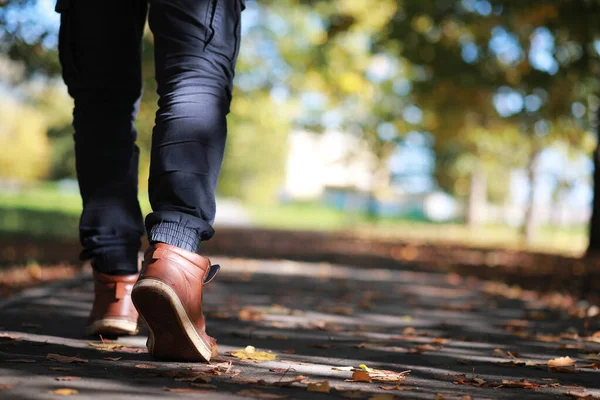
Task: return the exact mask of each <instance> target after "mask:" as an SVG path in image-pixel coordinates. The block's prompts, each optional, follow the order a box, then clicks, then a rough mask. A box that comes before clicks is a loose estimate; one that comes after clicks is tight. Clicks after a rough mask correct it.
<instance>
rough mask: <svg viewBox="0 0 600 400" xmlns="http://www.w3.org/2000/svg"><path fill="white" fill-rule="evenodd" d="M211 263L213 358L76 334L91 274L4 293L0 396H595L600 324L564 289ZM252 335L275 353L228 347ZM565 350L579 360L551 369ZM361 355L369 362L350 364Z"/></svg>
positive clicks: (317, 267) (316, 267)
mask: <svg viewBox="0 0 600 400" xmlns="http://www.w3.org/2000/svg"><path fill="white" fill-rule="evenodd" d="M213 261H216V262H219V263H220V264H221V265H223V266H224V268H223V271H222V274H221V275H220V277H219V278H218V279H216V280H215V281H214V282H213V283H211V284H210V285H209V286H208V290H207V293H206V295H205V303H206V308H207V310H208V314H209V315H208V318H209V325H208V328H209V329H208V331H209V334H211V335H213V336H215V337H216V338H217V339H218V343H219V347H220V350H221V356H220V358H219V359H217V360H214V361H213V362H211V364H210V365H206V364H201V363H175V362H168V363H167V362H156V361H153V360H152V359H150V357H149V356H148V354H147V353H146V350H145V348H144V343H145V337H144V334H145V331H142V332H141V336H138V337H131V338H125V339H120V340H118V341H114V342H111V341H105V342H104V343H103V342H102V341H101V340H100V338H98V337H96V338H94V337H92V338H89V337H85V336H83V335H82V333H81V332H82V329H83V325H84V323H85V319H86V317H87V314H88V312H89V310H90V307H91V301H92V282H91V279H90V274H89V271H88V272H86V273H84V274H83V275H82V276H80V277H78V278H77V279H74V280H71V281H67V282H61V283H59V284H55V285H50V286H44V287H40V288H36V289H31V290H28V291H26V292H24V293H22V294H20V295H18V296H16V297H13V298H9V299H7V300H4V301H0V399H52V398H57V396H59V395H60V394H70V393H71V394H73V395H72V398H74V399H77V398H90V399H96V398H97V399H100V398H106V399H133V398H140V399H142V398H143V399H152V398H187V397H201V398H207V399H238V398H239V399H244V398H245V399H248V398H264V399H280V398H289V399H296V398H310V399H321V398H322V399H328V398H358V399H375V400H376V399H392V398H400V399H405V398H406V399H465V400H466V399H554V398H556V399H567V398H569V397H570V398H577V397H573V396H576V395H571V396H569V395H567V393H569V392H571V393H576V394H581V396H587V395H589V396H590V397H588V398H600V370H596V369H594V367H595V366H594V365H593V364H594V363H595V362H600V361H598V360H600V357H599V356H598V353H599V352H600V338H597V339H594V338H593V337H591V334H592V333H593V332H595V331H598V330H600V323H599V321H598V319H595V320H590V321H588V322H587V323H586V322H584V320H582V319H580V318H574V317H573V316H570V315H569V314H568V313H566V312H565V311H564V310H561V309H560V308H556V307H553V302H554V303H555V304H558V305H560V304H563V303H564V302H565V301H566V300H568V299H566V300H565V299H563V298H560V297H556V296H555V297H553V298H543V299H540V298H539V297H536V296H535V294H532V293H525V292H520V291H518V290H512V291H511V290H505V289H504V288H502V287H501V286H498V285H495V286H494V285H490V284H486V283H485V282H479V281H476V280H463V279H461V278H459V277H457V276H455V275H443V274H434V273H418V272H411V271H398V270H386V269H360V268H350V267H343V266H332V265H328V264H309V263H297V262H286V261H280V262H274V261H252V260H241V259H225V258H221V259H215V260H213ZM492 292H497V293H499V294H500V295H492V294H491V293H492ZM586 325H587V332H589V333H587V334H586V333H585V329H586ZM584 334H585V335H587V336H588V337H587V338H586V337H584ZM594 340H597V342H596V341H594ZM246 346H254V347H255V349H256V352H255V353H248V352H246V353H238V354H237V355H238V356H244V355H248V357H255V358H256V357H258V358H261V357H262V358H274V359H273V360H267V361H255V360H245V361H244V360H241V359H240V358H239V357H234V356H232V355H231V354H230V353H229V352H234V351H236V350H240V349H245V348H246ZM249 350H250V349H249ZM53 354H54V356H53ZM56 355H57V356H56ZM564 356H569V357H570V358H571V359H573V360H574V361H575V363H574V367H573V366H572V365H571V366H568V365H567V366H564V367H559V368H558V370H556V369H554V370H549V368H548V366H547V362H548V360H551V359H555V358H557V357H564ZM74 357H75V358H74ZM594 359H595V360H594ZM361 364H364V365H365V366H366V368H371V369H375V371H371V370H367V371H365V372H358V373H355V372H356V371H351V370H350V369H351V368H354V369H356V370H359V371H360V370H361V367H360V365H361ZM334 368H338V369H334ZM381 371H391V372H381ZM405 371H410V372H405ZM353 376H354V379H355V380H368V379H371V380H372V382H370V383H369V382H350V381H349V380H352V378H353ZM523 379H524V381H522V380H523ZM317 382H327V384H328V386H329V388H330V391H329V393H324V392H318V391H312V390H313V389H320V388H322V387H321V386H319V385H318V384H316V383H317ZM60 389H67V390H62V391H61V390H60ZM69 389H70V390H69ZM309 389H310V390H309ZM56 390H59V391H58V392H53V391H56ZM75 391H76V393H75ZM469 396H470V397H469ZM594 396H596V397H594ZM584 398H585V397H584Z"/></svg>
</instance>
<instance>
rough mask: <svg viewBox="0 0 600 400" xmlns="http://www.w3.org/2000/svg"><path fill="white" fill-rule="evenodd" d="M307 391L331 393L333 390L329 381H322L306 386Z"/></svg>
mask: <svg viewBox="0 0 600 400" xmlns="http://www.w3.org/2000/svg"><path fill="white" fill-rule="evenodd" d="M306 390H307V391H309V392H320V393H329V390H331V388H330V387H329V382H328V381H322V382H311V383H309V384H308V385H307V386H306Z"/></svg>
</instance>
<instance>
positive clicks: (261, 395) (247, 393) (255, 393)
mask: <svg viewBox="0 0 600 400" xmlns="http://www.w3.org/2000/svg"><path fill="white" fill-rule="evenodd" d="M236 394H237V395H239V396H244V397H253V398H255V399H285V398H287V397H288V396H286V395H282V394H275V393H266V392H261V391H260V390H256V389H243V390H240V391H239V392H237V393H236Z"/></svg>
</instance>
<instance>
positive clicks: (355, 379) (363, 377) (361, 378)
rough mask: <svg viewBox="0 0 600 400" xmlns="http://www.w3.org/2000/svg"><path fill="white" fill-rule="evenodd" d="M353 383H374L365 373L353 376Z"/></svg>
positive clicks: (357, 373) (355, 373)
mask: <svg viewBox="0 0 600 400" xmlns="http://www.w3.org/2000/svg"><path fill="white" fill-rule="evenodd" d="M350 381H351V382H369V383H371V382H373V381H372V380H371V376H370V375H369V373H368V372H365V371H356V372H354V373H353V374H352V379H351V380H350Z"/></svg>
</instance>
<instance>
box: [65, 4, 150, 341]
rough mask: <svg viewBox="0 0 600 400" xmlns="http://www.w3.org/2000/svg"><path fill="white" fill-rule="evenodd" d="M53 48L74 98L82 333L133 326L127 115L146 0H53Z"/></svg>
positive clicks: (133, 169)
mask: <svg viewBox="0 0 600 400" xmlns="http://www.w3.org/2000/svg"><path fill="white" fill-rule="evenodd" d="M56 10H57V11H58V12H60V13H61V26H60V33H59V56H60V61H61V65H62V72H63V78H64V81H65V83H66V85H67V88H68V91H69V94H70V95H71V97H73V99H74V110H73V128H74V130H75V134H74V140H75V159H76V170H77V179H78V182H79V189H80V193H81V198H82V200H83V212H82V214H81V219H80V231H79V234H80V240H81V244H82V246H83V251H82V252H81V255H80V258H81V259H82V260H91V264H92V266H93V268H94V293H95V297H94V304H93V306H92V310H91V313H90V317H89V319H88V323H87V332H88V334H94V335H96V334H102V335H123V334H134V333H136V332H137V326H138V317H139V316H138V313H137V310H136V309H135V307H134V305H133V302H132V301H131V290H132V288H133V285H134V284H135V282H136V280H137V278H138V252H139V250H140V245H141V243H140V242H141V241H140V238H141V236H142V235H143V233H144V225H143V218H142V214H141V211H140V206H139V204H138V199H137V183H138V156H139V150H138V148H137V147H136V145H135V139H136V131H135V128H134V125H133V124H134V120H135V116H136V113H137V109H138V104H139V99H140V96H141V90H142V83H141V82H142V80H141V65H140V62H141V38H142V33H143V29H144V25H145V21H146V14H147V3H146V1H145V0H105V1H92V2H88V1H75V0H59V1H58V3H57V7H56Z"/></svg>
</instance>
